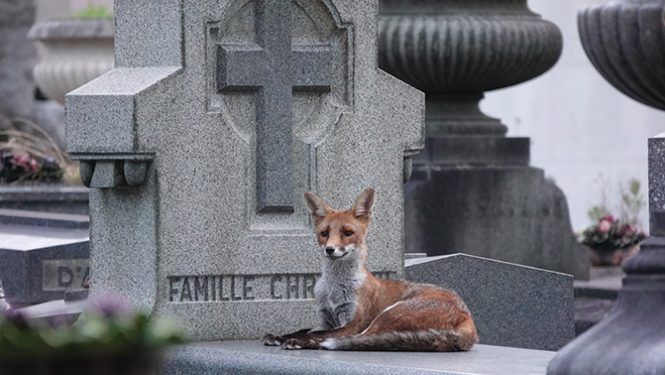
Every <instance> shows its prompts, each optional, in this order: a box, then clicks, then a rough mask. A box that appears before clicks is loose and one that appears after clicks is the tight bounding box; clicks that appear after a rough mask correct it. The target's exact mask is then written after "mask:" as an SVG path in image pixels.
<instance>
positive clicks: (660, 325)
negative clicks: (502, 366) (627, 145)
mask: <svg viewBox="0 0 665 375" xmlns="http://www.w3.org/2000/svg"><path fill="white" fill-rule="evenodd" d="M662 15H663V3H662V1H660V0H639V1H628V0H624V1H611V2H608V3H606V4H601V5H597V6H594V7H591V8H588V9H585V10H582V11H581V12H580V13H579V16H578V26H579V31H580V39H581V41H582V45H583V46H584V49H585V51H586V53H587V55H588V56H589V59H590V60H591V62H592V63H593V64H594V66H595V67H596V69H597V70H598V71H599V72H600V73H601V74H602V75H603V77H604V78H605V79H607V80H608V82H610V83H611V84H612V85H613V86H614V87H615V88H617V89H618V90H620V91H621V92H623V93H624V94H626V95H628V96H629V97H631V98H633V99H635V100H638V101H640V102H642V103H644V104H647V105H650V106H652V107H655V108H659V109H665V96H663V95H662V93H663V92H664V89H665V79H664V77H665V54H664V53H663V52H664V51H665V49H664V48H663V46H665V26H664V25H663V22H662ZM601 41H602V42H601ZM649 228H650V236H651V237H650V238H648V239H647V240H646V241H645V242H644V243H642V245H641V250H640V252H639V253H638V254H637V255H635V256H633V257H631V258H629V259H627V260H626V261H625V262H624V263H623V265H622V267H623V269H624V271H625V272H626V277H625V278H624V279H623V286H622V288H621V290H620V291H619V296H618V300H617V303H616V306H615V307H614V309H613V310H612V311H611V312H610V313H609V314H608V315H607V317H605V318H604V319H603V320H602V321H601V322H599V323H598V324H596V325H595V326H594V327H593V328H591V329H589V330H588V331H586V332H585V333H584V334H583V335H581V336H579V337H578V338H577V339H576V340H574V341H573V342H571V343H570V344H568V345H566V346H565V347H564V348H563V349H561V351H560V352H559V353H558V354H557V355H556V356H555V357H554V359H553V360H552V361H551V362H550V364H549V366H548V369H547V373H548V375H564V374H565V375H577V374H579V375H582V374H584V375H595V374H598V375H600V374H603V375H613V374H617V375H619V374H634V375H642V374H644V375H646V374H662V373H665V356H663V353H665V314H663V311H665V134H660V135H658V136H656V137H653V138H650V139H649Z"/></svg>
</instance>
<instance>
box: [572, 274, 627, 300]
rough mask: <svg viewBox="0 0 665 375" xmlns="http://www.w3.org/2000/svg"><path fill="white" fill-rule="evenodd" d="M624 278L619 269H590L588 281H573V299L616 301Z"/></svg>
mask: <svg viewBox="0 0 665 375" xmlns="http://www.w3.org/2000/svg"><path fill="white" fill-rule="evenodd" d="M625 276H626V273H625V272H623V270H622V269H621V267H591V270H590V273H589V280H588V281H585V280H575V283H574V285H575V297H591V298H603V299H616V298H617V296H618V294H619V290H620V289H621V281H622V280H623V278H624V277H625Z"/></svg>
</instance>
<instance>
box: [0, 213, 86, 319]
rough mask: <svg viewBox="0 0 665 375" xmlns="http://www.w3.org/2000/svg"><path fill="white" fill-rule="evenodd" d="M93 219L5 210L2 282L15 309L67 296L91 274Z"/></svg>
mask: <svg viewBox="0 0 665 375" xmlns="http://www.w3.org/2000/svg"><path fill="white" fill-rule="evenodd" d="M88 256H89V241H88V218H87V216H83V215H67V214H57V213H45V212H31V211H18V210H4V209H3V210H0V280H2V282H3V285H4V291H5V297H6V298H7V301H9V304H10V305H11V306H13V307H21V306H26V305H32V304H36V303H41V302H45V301H51V300H55V299H62V298H63V297H64V294H65V292H66V291H68V290H73V289H80V288H81V284H82V283H83V281H84V279H85V278H86V276H88V272H89V266H88Z"/></svg>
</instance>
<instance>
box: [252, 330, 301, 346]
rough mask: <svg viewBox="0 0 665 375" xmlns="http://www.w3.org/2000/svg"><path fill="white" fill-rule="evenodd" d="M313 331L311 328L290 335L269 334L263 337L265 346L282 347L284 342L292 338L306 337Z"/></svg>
mask: <svg viewBox="0 0 665 375" xmlns="http://www.w3.org/2000/svg"><path fill="white" fill-rule="evenodd" d="M311 330H312V329H311V328H306V329H301V330H300V331H296V332H293V333H289V334H286V335H283V336H277V335H271V334H267V335H265V336H263V345H267V346H280V345H282V344H283V343H284V341H286V340H288V339H290V338H294V337H304V336H306V335H307V334H308V333H309V332H310V331H311Z"/></svg>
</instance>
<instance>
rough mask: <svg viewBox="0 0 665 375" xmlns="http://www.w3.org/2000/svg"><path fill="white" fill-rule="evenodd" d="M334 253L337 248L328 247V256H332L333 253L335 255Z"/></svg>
mask: <svg viewBox="0 0 665 375" xmlns="http://www.w3.org/2000/svg"><path fill="white" fill-rule="evenodd" d="M334 252H335V248H334V247H332V246H328V247H326V254H328V255H332V253H334Z"/></svg>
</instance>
